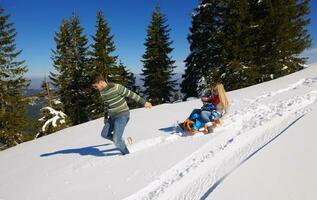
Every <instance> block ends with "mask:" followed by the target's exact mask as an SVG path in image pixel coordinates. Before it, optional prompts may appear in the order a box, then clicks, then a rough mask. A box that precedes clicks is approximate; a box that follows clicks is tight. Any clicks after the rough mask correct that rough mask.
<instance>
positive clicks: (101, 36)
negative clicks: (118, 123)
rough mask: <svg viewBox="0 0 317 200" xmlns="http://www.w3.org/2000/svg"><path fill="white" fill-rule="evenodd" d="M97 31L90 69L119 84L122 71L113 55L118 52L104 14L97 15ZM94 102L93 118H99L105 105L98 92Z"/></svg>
mask: <svg viewBox="0 0 317 200" xmlns="http://www.w3.org/2000/svg"><path fill="white" fill-rule="evenodd" d="M96 28H97V30H96V33H95V35H94V36H92V38H93V40H94V44H92V45H91V47H92V50H91V51H90V53H89V55H90V67H91V70H90V71H91V73H93V74H100V75H102V76H103V77H105V78H106V79H107V80H108V81H109V82H116V83H121V82H120V81H119V82H118V79H121V78H120V74H121V73H122V72H121V69H120V68H119V67H118V66H116V62H117V56H114V55H112V54H113V53H114V51H115V50H116V47H115V45H114V42H113V35H111V33H110V32H111V30H110V27H109V25H108V23H107V22H106V21H105V19H104V15H103V12H102V11H101V10H99V11H98V14H97V26H96ZM92 99H93V102H92V104H91V106H90V110H91V111H90V112H91V113H92V114H93V118H98V117H100V116H102V115H103V112H104V105H103V101H102V99H101V97H100V94H99V92H98V91H97V90H94V91H93V92H92Z"/></svg>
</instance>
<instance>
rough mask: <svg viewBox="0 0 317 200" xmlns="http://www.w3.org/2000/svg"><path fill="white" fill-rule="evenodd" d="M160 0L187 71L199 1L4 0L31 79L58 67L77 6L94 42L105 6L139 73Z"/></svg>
mask: <svg viewBox="0 0 317 200" xmlns="http://www.w3.org/2000/svg"><path fill="white" fill-rule="evenodd" d="M313 1H316V0H312V1H311V14H310V16H309V17H310V18H311V24H310V25H309V26H308V27H307V28H308V30H309V32H310V34H311V37H312V39H313V44H312V47H311V48H310V49H307V50H305V51H304V52H303V54H302V55H303V56H307V57H309V60H308V63H314V62H317V29H316V28H315V29H314V28H313V27H317V4H316V2H315V3H313ZM158 2H159V4H160V7H161V12H162V13H163V14H164V15H165V16H166V18H167V23H166V24H168V25H169V28H170V29H171V31H170V38H171V40H173V44H172V45H171V47H172V48H174V50H173V51H172V53H171V56H172V58H173V59H174V60H175V61H176V66H177V68H176V70H175V72H177V73H183V71H184V59H185V58H186V57H187V55H188V54H189V43H188V41H187V35H188V34H189V27H190V25H191V14H192V12H193V9H194V8H195V7H197V5H198V3H199V0H0V6H1V7H2V8H4V9H5V13H10V14H11V18H10V22H13V23H14V27H15V28H16V31H17V33H18V35H17V37H16V45H17V49H18V50H22V54H21V55H20V57H19V60H25V61H26V64H27V66H28V69H29V71H28V73H27V74H26V76H27V77H29V78H43V77H44V76H45V75H48V74H49V72H50V71H53V70H54V69H53V66H52V60H51V56H52V51H51V50H52V49H55V46H56V45H55V42H54V35H55V32H57V31H58V30H59V27H60V25H61V22H62V20H63V19H68V18H70V17H71V16H72V13H73V12H74V11H75V12H76V13H77V15H78V16H79V18H80V22H81V25H82V27H83V28H84V34H86V35H87V38H88V39H89V43H90V44H91V43H92V40H91V35H94V34H95V30H96V15H97V12H98V10H99V9H102V11H103V12H104V15H105V19H106V21H107V22H108V24H109V26H110V28H111V34H112V35H114V43H115V46H116V48H117V49H116V51H115V52H114V55H118V56H119V59H120V60H121V61H122V62H123V64H125V65H126V66H127V67H128V69H130V71H132V72H133V73H137V74H138V73H141V70H142V62H141V59H142V55H143V54H144V52H145V47H144V41H145V39H146V29H147V26H148V25H149V22H150V19H151V13H152V11H153V10H154V8H155V6H156V5H157V3H158Z"/></svg>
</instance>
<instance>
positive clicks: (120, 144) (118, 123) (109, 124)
mask: <svg viewBox="0 0 317 200" xmlns="http://www.w3.org/2000/svg"><path fill="white" fill-rule="evenodd" d="M129 119H130V116H129V114H127V115H122V116H118V117H109V119H108V120H105V125H104V127H103V129H102V131H101V136H102V137H104V138H106V139H110V140H113V143H114V144H115V145H116V147H117V148H118V149H119V150H120V151H121V152H122V154H128V153H129V150H128V148H127V146H126V145H125V143H124V141H123V140H122V135H123V132H124V128H125V126H126V125H127V123H128V121H129ZM112 132H113V134H112Z"/></svg>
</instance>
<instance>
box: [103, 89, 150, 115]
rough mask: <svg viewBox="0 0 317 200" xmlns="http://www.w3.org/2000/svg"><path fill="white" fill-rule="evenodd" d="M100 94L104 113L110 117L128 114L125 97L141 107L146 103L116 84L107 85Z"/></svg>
mask: <svg viewBox="0 0 317 200" xmlns="http://www.w3.org/2000/svg"><path fill="white" fill-rule="evenodd" d="M100 94H101V97H102V98H103V100H104V103H105V111H106V113H108V115H109V116H110V117H116V116H119V115H120V114H122V113H126V112H129V107H128V104H127V102H126V100H125V97H128V98H130V99H133V100H134V101H136V102H138V103H140V104H142V105H144V104H145V102H146V101H145V99H143V98H142V97H140V96H139V95H137V94H136V93H134V92H132V91H131V90H129V89H127V88H126V87H124V86H122V85H120V84H116V83H108V85H107V86H106V87H105V89H104V90H102V91H101V92H100Z"/></svg>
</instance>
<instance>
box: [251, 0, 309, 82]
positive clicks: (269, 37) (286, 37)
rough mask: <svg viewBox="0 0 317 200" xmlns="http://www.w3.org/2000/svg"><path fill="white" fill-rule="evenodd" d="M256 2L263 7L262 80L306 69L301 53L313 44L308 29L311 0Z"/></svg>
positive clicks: (260, 52)
mask: <svg viewBox="0 0 317 200" xmlns="http://www.w3.org/2000/svg"><path fill="white" fill-rule="evenodd" d="M255 5H256V7H258V8H259V9H258V10H261V12H260V13H261V15H260V16H259V17H261V20H259V21H260V22H261V23H259V24H260V25H261V32H260V37H261V38H260V39H259V43H260V45H259V49H258V52H259V54H258V56H257V64H258V65H260V66H261V74H262V81H266V80H270V79H273V78H278V77H280V76H284V75H286V74H289V73H293V72H295V71H298V70H300V69H302V68H303V64H304V63H305V61H306V59H305V58H301V57H300V56H299V54H300V53H301V52H302V51H303V50H304V49H305V48H307V47H310V45H311V38H310V35H309V33H308V31H307V29H306V26H307V24H309V22H310V19H309V18H307V15H308V14H309V0H266V1H262V2H258V3H257V4H255Z"/></svg>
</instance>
